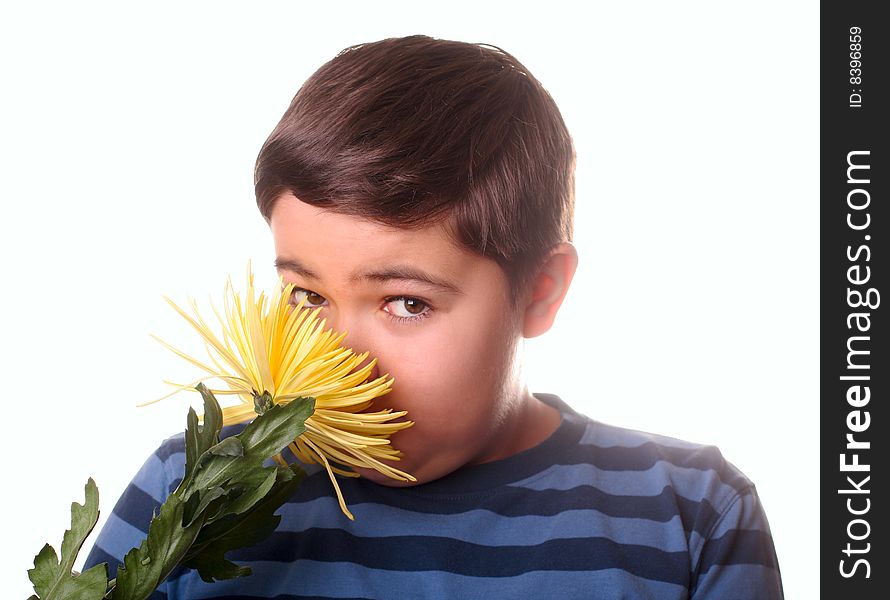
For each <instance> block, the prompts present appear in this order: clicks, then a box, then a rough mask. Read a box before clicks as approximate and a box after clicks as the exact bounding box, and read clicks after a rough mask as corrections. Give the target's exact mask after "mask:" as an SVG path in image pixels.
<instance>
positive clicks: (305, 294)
mask: <svg viewBox="0 0 890 600" xmlns="http://www.w3.org/2000/svg"><path fill="white" fill-rule="evenodd" d="M303 298H305V299H306V302H305V304H304V306H306V307H308V308H315V307H318V306H323V305H324V303H325V302H326V300H325V297H324V296H322V295H320V294H316V293H315V292H313V291H312V290H304V289H302V288H294V291H293V293H292V294H291V301H292V302H293V303H294V305H296V304H299V303H300V300H302V299H303Z"/></svg>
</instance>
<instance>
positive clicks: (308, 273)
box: [275, 257, 463, 294]
mask: <svg viewBox="0 0 890 600" xmlns="http://www.w3.org/2000/svg"><path fill="white" fill-rule="evenodd" d="M275 268H276V269H278V270H284V271H290V272H291V273H296V274H297V275H300V276H302V277H306V278H307V279H315V280H316V281H318V280H319V279H321V278H320V277H319V276H318V275H316V274H315V272H314V271H312V270H311V269H309V268H308V267H306V266H305V265H304V264H303V263H301V262H300V261H298V260H296V259H293V258H282V257H278V258H276V259H275ZM362 280H364V281H375V282H378V283H385V282H387V281H413V282H416V283H422V284H425V285H428V286H431V287H434V288H438V289H439V290H440V291H442V292H445V293H448V294H463V292H462V291H461V289H460V288H458V287H457V286H456V285H454V284H453V283H451V282H450V281H446V280H444V279H440V278H438V277H434V276H433V275H430V274H429V273H426V272H425V271H421V270H420V269H417V268H415V267H412V266H410V265H393V266H389V267H384V268H382V269H375V270H373V271H365V272H364V273H355V274H353V275H352V277H350V281H352V282H354V283H358V282H360V281H362Z"/></svg>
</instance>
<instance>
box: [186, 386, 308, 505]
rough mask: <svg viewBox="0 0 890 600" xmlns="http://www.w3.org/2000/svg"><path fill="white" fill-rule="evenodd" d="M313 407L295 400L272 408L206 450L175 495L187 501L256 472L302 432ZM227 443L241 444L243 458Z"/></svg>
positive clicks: (302, 400)
mask: <svg viewBox="0 0 890 600" xmlns="http://www.w3.org/2000/svg"><path fill="white" fill-rule="evenodd" d="M314 407H315V399H314V398H297V399H296V400H294V401H292V402H290V403H288V404H283V405H276V406H273V407H272V408H270V409H269V410H267V411H266V412H265V413H263V414H262V415H260V416H258V417H256V418H255V419H254V420H253V421H252V422H251V423H249V424H248V425H247V426H246V427H245V428H244V429H243V430H242V431H241V433H239V434H238V435H236V436H233V437H231V438H226V439H225V440H223V441H222V442H220V443H219V444H216V445H214V446H212V447H211V448H209V449H208V450H206V451H205V452H204V454H202V455H201V457H200V458H198V460H197V462H196V465H195V468H194V470H193V472H192V473H191V476H190V478H187V479H183V480H182V483H181V484H180V487H179V488H177V490H176V492H175V493H176V494H177V495H179V496H180V497H182V498H185V499H188V497H189V496H190V495H191V494H193V493H194V492H195V491H196V490H200V489H209V488H211V487H214V486H224V485H226V484H227V483H229V482H230V481H231V480H235V479H237V478H239V477H241V478H243V477H245V476H246V475H245V474H246V473H248V472H252V471H253V472H255V471H257V470H259V469H260V467H261V465H262V462H263V461H264V460H266V459H267V458H269V457H271V456H272V455H274V454H277V453H278V452H281V450H283V449H284V448H285V447H286V446H287V445H288V444H289V443H291V442H292V441H293V440H294V439H296V438H297V437H299V436H300V435H301V434H302V433H303V432H304V431H305V430H306V424H305V422H306V419H307V418H308V417H309V416H310V415H311V414H312V411H313V410H314ZM228 440H237V441H233V442H229V441H228ZM229 444H231V445H232V447H234V445H236V444H241V446H243V456H233V455H234V454H236V452H235V451H234V450H232V448H229V447H223V446H228V445H229Z"/></svg>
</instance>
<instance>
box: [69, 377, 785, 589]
mask: <svg viewBox="0 0 890 600" xmlns="http://www.w3.org/2000/svg"><path fill="white" fill-rule="evenodd" d="M535 395H536V396H537V397H538V398H540V399H542V400H544V401H546V402H548V403H550V404H552V405H554V406H556V407H557V408H558V409H559V410H560V412H561V413H562V422H561V424H560V426H559V427H558V429H557V430H556V431H555V432H554V433H553V434H552V435H551V436H550V437H549V438H548V439H547V440H545V441H544V442H543V443H541V444H539V445H538V446H536V447H534V448H531V449H529V450H526V451H524V452H521V453H519V454H516V455H514V456H511V457H509V458H506V459H504V460H500V461H496V462H492V463H486V464H481V465H474V466H469V467H465V468H462V469H460V470H458V471H456V472H455V473H452V474H451V475H448V476H446V477H444V478H442V479H439V480H437V481H433V482H431V483H427V484H424V485H419V486H415V487H410V488H389V487H385V486H379V485H375V484H373V483H371V482H369V481H367V480H364V479H345V480H343V481H342V482H341V486H342V489H343V493H344V494H345V496H346V498H347V501H348V502H349V505H350V510H351V511H352V512H353V513H354V515H355V521H349V520H348V519H346V517H344V516H343V514H342V513H341V512H340V509H339V506H338V504H337V501H336V498H335V497H334V495H333V493H332V490H331V486H330V482H329V481H328V479H327V474H326V473H325V472H324V471H322V470H320V469H316V470H310V471H309V476H308V477H307V478H306V479H305V480H304V481H303V483H302V484H301V486H300V488H299V489H298V491H297V492H296V494H295V495H294V497H293V498H292V499H290V500H289V501H288V502H287V503H286V504H285V505H284V506H283V507H282V508H281V509H279V511H278V514H281V515H282V517H283V518H282V521H281V523H280V524H279V526H278V529H277V530H276V531H275V532H274V533H273V534H272V536H271V537H269V538H268V539H266V540H265V541H264V542H262V543H261V544H259V545H257V546H254V547H252V548H247V549H243V550H238V551H233V552H231V553H229V554H228V555H227V558H229V559H230V560H233V561H235V562H236V563H238V564H242V565H246V566H249V567H250V568H251V569H252V570H253V574H252V575H250V576H249V577H246V578H239V579H233V580H229V581H221V582H216V583H212V584H210V583H205V582H203V581H201V579H200V577H198V575H197V573H196V572H194V571H191V570H188V569H180V570H179V571H176V572H175V573H173V575H171V577H170V578H169V579H168V581H167V582H165V583H164V584H163V585H162V586H161V588H160V589H159V591H158V592H156V593H155V595H154V596H153V597H152V598H153V600H154V599H163V598H167V599H169V600H172V599H174V598H175V599H179V598H189V599H198V598H201V599H211V598H212V599H215V600H223V599H226V600H231V599H235V598H267V599H268V598H275V599H277V600H298V599H299V600H308V599H310V598H312V599H322V598H324V599H330V598H338V599H346V598H460V599H472V598H480V599H482V598H484V599H485V600H494V599H497V598H566V599H570V598H658V599H682V598H695V599H702V598H720V599H730V600H746V599H751V600H754V599H756V600H770V599H773V598H782V597H783V594H782V584H781V579H780V576H779V568H778V563H777V559H776V554H775V549H774V547H773V542H772V537H771V535H770V531H769V525H768V523H767V520H766V516H765V515H764V512H763V509H762V507H761V504H760V502H759V500H758V497H757V493H756V491H755V489H754V486H753V485H752V483H751V482H750V481H749V480H748V479H747V478H746V477H745V476H744V475H743V474H742V473H741V472H739V471H738V469H736V468H735V467H734V466H732V465H731V464H730V463H728V462H727V461H726V460H724V458H723V457H722V456H721V454H720V452H719V451H718V450H717V449H716V448H714V447H711V446H701V445H695V444H690V443H687V442H682V441H679V440H675V439H671V438H666V437H662V436H656V435H651V434H646V433H641V432H638V431H631V430H627V429H621V428H617V427H613V426H609V425H605V424H602V423H598V422H596V421H592V420H590V419H588V418H587V417H584V416H582V415H580V414H578V413H576V412H574V411H573V410H572V409H570V408H569V407H568V406H567V405H566V404H565V403H563V402H562V401H561V400H560V399H559V398H558V397H556V396H553V395H550V394H535ZM184 462H185V456H184V442H183V436H182V435H179V436H175V437H173V438H170V439H168V440H167V441H166V442H164V444H163V445H162V446H161V447H160V448H159V449H158V450H157V451H156V452H155V453H154V455H152V456H151V457H150V458H149V459H148V461H147V462H146V463H145V465H144V466H143V467H142V469H141V470H140V471H139V473H138V474H137V475H136V477H135V478H134V479H133V481H132V482H131V484H130V485H129V486H128V487H127V489H126V491H125V492H124V494H123V496H122V497H121V499H120V500H119V501H118V503H117V505H116V506H115V508H114V510H113V513H112V514H111V515H110V517H109V518H108V521H107V523H106V525H105V527H104V529H103V530H102V532H101V533H100V535H99V537H98V539H97V542H96V545H95V546H94V548H93V550H92V552H91V553H90V555H89V557H88V559H87V561H86V564H87V566H90V565H93V564H96V563H99V562H103V561H105V562H108V564H109V567H110V571H111V572H112V573H114V571H115V569H116V565H117V564H118V562H120V560H121V557H122V556H123V555H124V554H125V553H126V552H127V550H129V549H130V548H131V547H133V546H137V545H138V544H139V542H140V541H141V539H142V538H143V537H144V536H145V531H146V530H147V526H148V522H149V521H150V519H151V516H152V513H153V511H154V510H155V509H156V508H157V506H159V504H160V503H161V502H162V501H163V499H164V498H165V497H166V495H167V494H169V493H170V492H171V491H172V490H174V489H175V487H176V485H177V484H178V482H179V479H180V478H181V477H182V473H183V468H184Z"/></svg>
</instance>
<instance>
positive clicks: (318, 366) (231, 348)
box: [155, 267, 414, 519]
mask: <svg viewBox="0 0 890 600" xmlns="http://www.w3.org/2000/svg"><path fill="white" fill-rule="evenodd" d="M293 289H294V285H293V284H288V285H284V284H283V282H281V283H279V286H278V294H277V295H275V296H274V297H272V298H267V297H266V296H265V294H264V293H260V295H259V296H258V297H257V296H256V294H255V290H254V286H253V274H252V273H251V272H250V268H249V267H248V273H247V293H246V298H245V299H244V300H242V299H241V297H240V296H239V295H238V294H236V293H235V292H234V291H233V288H232V282H231V279H230V280H229V281H228V282H227V284H226V289H225V305H224V308H225V314H224V315H221V314H220V313H219V311H218V310H217V309H216V307H213V311H214V313H215V314H216V317H217V319H218V320H219V322H220V325H221V327H222V338H220V337H218V336H217V335H216V334H214V333H213V331H212V330H211V328H210V327H209V326H208V325H207V323H206V322H205V321H204V319H202V318H201V316H200V314H199V312H198V306H197V304H196V303H195V301H194V300H192V301H191V304H192V308H193V310H194V313H195V315H194V317H192V316H191V315H189V314H187V313H186V312H185V311H184V310H182V309H181V308H180V307H179V306H177V305H176V304H175V303H174V302H173V301H172V300H170V299H169V298H166V300H167V302H169V303H170V305H171V306H173V308H175V309H176V311H177V312H179V314H181V315H182V316H183V317H184V318H185V319H186V320H187V321H188V322H189V323H191V325H192V326H193V327H194V328H195V329H196V330H197V331H198V333H199V334H201V337H202V338H204V342H205V344H206V346H207V350H208V354H209V355H210V360H211V361H212V363H213V366H209V365H207V364H205V363H203V362H201V361H199V360H196V359H195V358H193V357H191V356H189V355H187V354H186V353H184V352H182V351H180V350H178V349H176V348H174V347H173V346H171V345H170V344H168V343H166V342H164V341H163V340H160V339H158V338H155V339H158V341H159V342H161V343H162V344H164V346H166V347H167V348H169V349H170V350H172V351H173V352H175V353H176V354H178V355H179V356H181V357H183V358H185V359H186V360H188V361H189V362H190V363H192V364H193V365H195V366H197V367H199V368H200V369H202V370H204V371H205V372H206V373H207V375H206V376H204V377H202V378H200V379H198V380H197V381H194V382H192V383H190V384H185V385H179V384H173V385H176V387H177V390H176V391H179V390H182V389H194V386H195V385H197V383H198V382H199V381H203V380H206V379H211V378H218V379H220V380H222V381H224V382H225V383H226V385H227V386H228V388H229V389H212V388H211V391H212V392H213V393H214V394H217V395H219V394H222V395H236V396H238V398H239V399H240V403H237V404H235V405H234V406H227V407H224V408H223V418H224V424H226V425H230V424H233V423H242V422H244V421H249V420H250V419H252V418H253V417H254V416H256V412H255V402H257V400H259V399H261V398H262V396H263V394H264V393H267V394H268V396H271V399H272V402H273V403H274V404H278V403H287V402H290V401H291V400H293V399H294V398H298V397H312V398H314V399H315V412H314V413H313V414H312V416H310V417H309V418H308V419H306V431H305V432H304V433H303V434H302V435H301V436H300V437H299V438H297V439H296V440H294V442H293V443H291V444H290V449H291V451H292V452H293V453H294V455H295V456H297V457H298V458H299V459H300V460H301V461H303V462H306V463H312V462H317V463H320V464H322V465H323V466H324V467H325V469H326V470H327V472H328V476H329V477H330V479H331V482H332V483H333V486H334V490H335V491H336V493H337V499H338V501H339V502H340V508H341V509H342V510H343V512H344V513H345V514H346V515H347V516H348V517H349V518H350V519H352V518H353V516H352V514H351V513H350V512H349V510H348V509H347V508H346V503H345V501H344V499H343V494H342V492H341V491H340V486H339V485H337V479H336V477H335V476H334V473H339V474H340V475H345V476H348V477H357V476H358V474H357V473H355V472H354V471H352V470H351V467H364V468H370V469H375V470H377V471H379V472H380V473H382V474H384V475H386V476H388V477H391V478H393V479H396V480H400V481H414V477H412V476H411V475H409V474H408V473H405V472H403V471H400V470H398V469H396V468H394V467H392V466H390V465H388V464H386V463H384V462H381V461H382V460H389V461H392V460H398V459H399V456H400V455H401V453H400V452H399V451H398V450H396V449H395V448H393V446H392V444H391V443H390V440H389V438H390V436H391V435H392V434H393V433H395V432H396V431H399V430H401V429H404V428H406V427H410V426H411V425H413V423H412V422H410V421H401V422H393V421H394V420H395V419H398V418H399V417H403V416H405V414H406V412H405V411H399V412H394V411H392V410H390V409H387V410H381V411H377V412H363V411H365V410H366V409H368V408H369V407H370V406H371V404H372V402H373V400H374V398H377V397H378V396H382V395H383V394H386V393H387V392H389V391H390V389H391V387H392V383H393V380H392V378H391V377H389V375H388V374H387V375H383V376H381V377H378V378H377V379H374V380H373V381H366V380H367V378H368V376H369V375H370V373H371V371H372V369H373V368H374V365H375V364H376V362H377V359H374V360H372V361H371V362H369V363H368V364H367V365H365V366H364V367H362V368H361V369H358V370H356V367H358V365H360V364H361V363H362V362H363V361H364V360H365V359H366V358H367V357H368V353H367V352H365V353H363V354H355V353H354V352H353V351H352V350H351V349H349V348H343V347H342V346H340V342H341V341H342V340H343V338H344V337H345V336H346V332H344V333H339V334H337V333H334V332H333V330H331V329H328V330H325V323H326V321H325V320H324V319H322V320H321V321H320V322H319V320H318V311H319V310H320V309H315V310H310V309H307V308H304V302H305V299H303V300H301V301H300V303H299V304H297V305H292V304H291V302H290V299H291V294H292V292H293ZM173 393H176V392H173ZM268 396H267V398H268ZM278 459H279V460H282V459H281V457H280V456H279V457H278ZM338 465H339V466H338Z"/></svg>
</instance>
